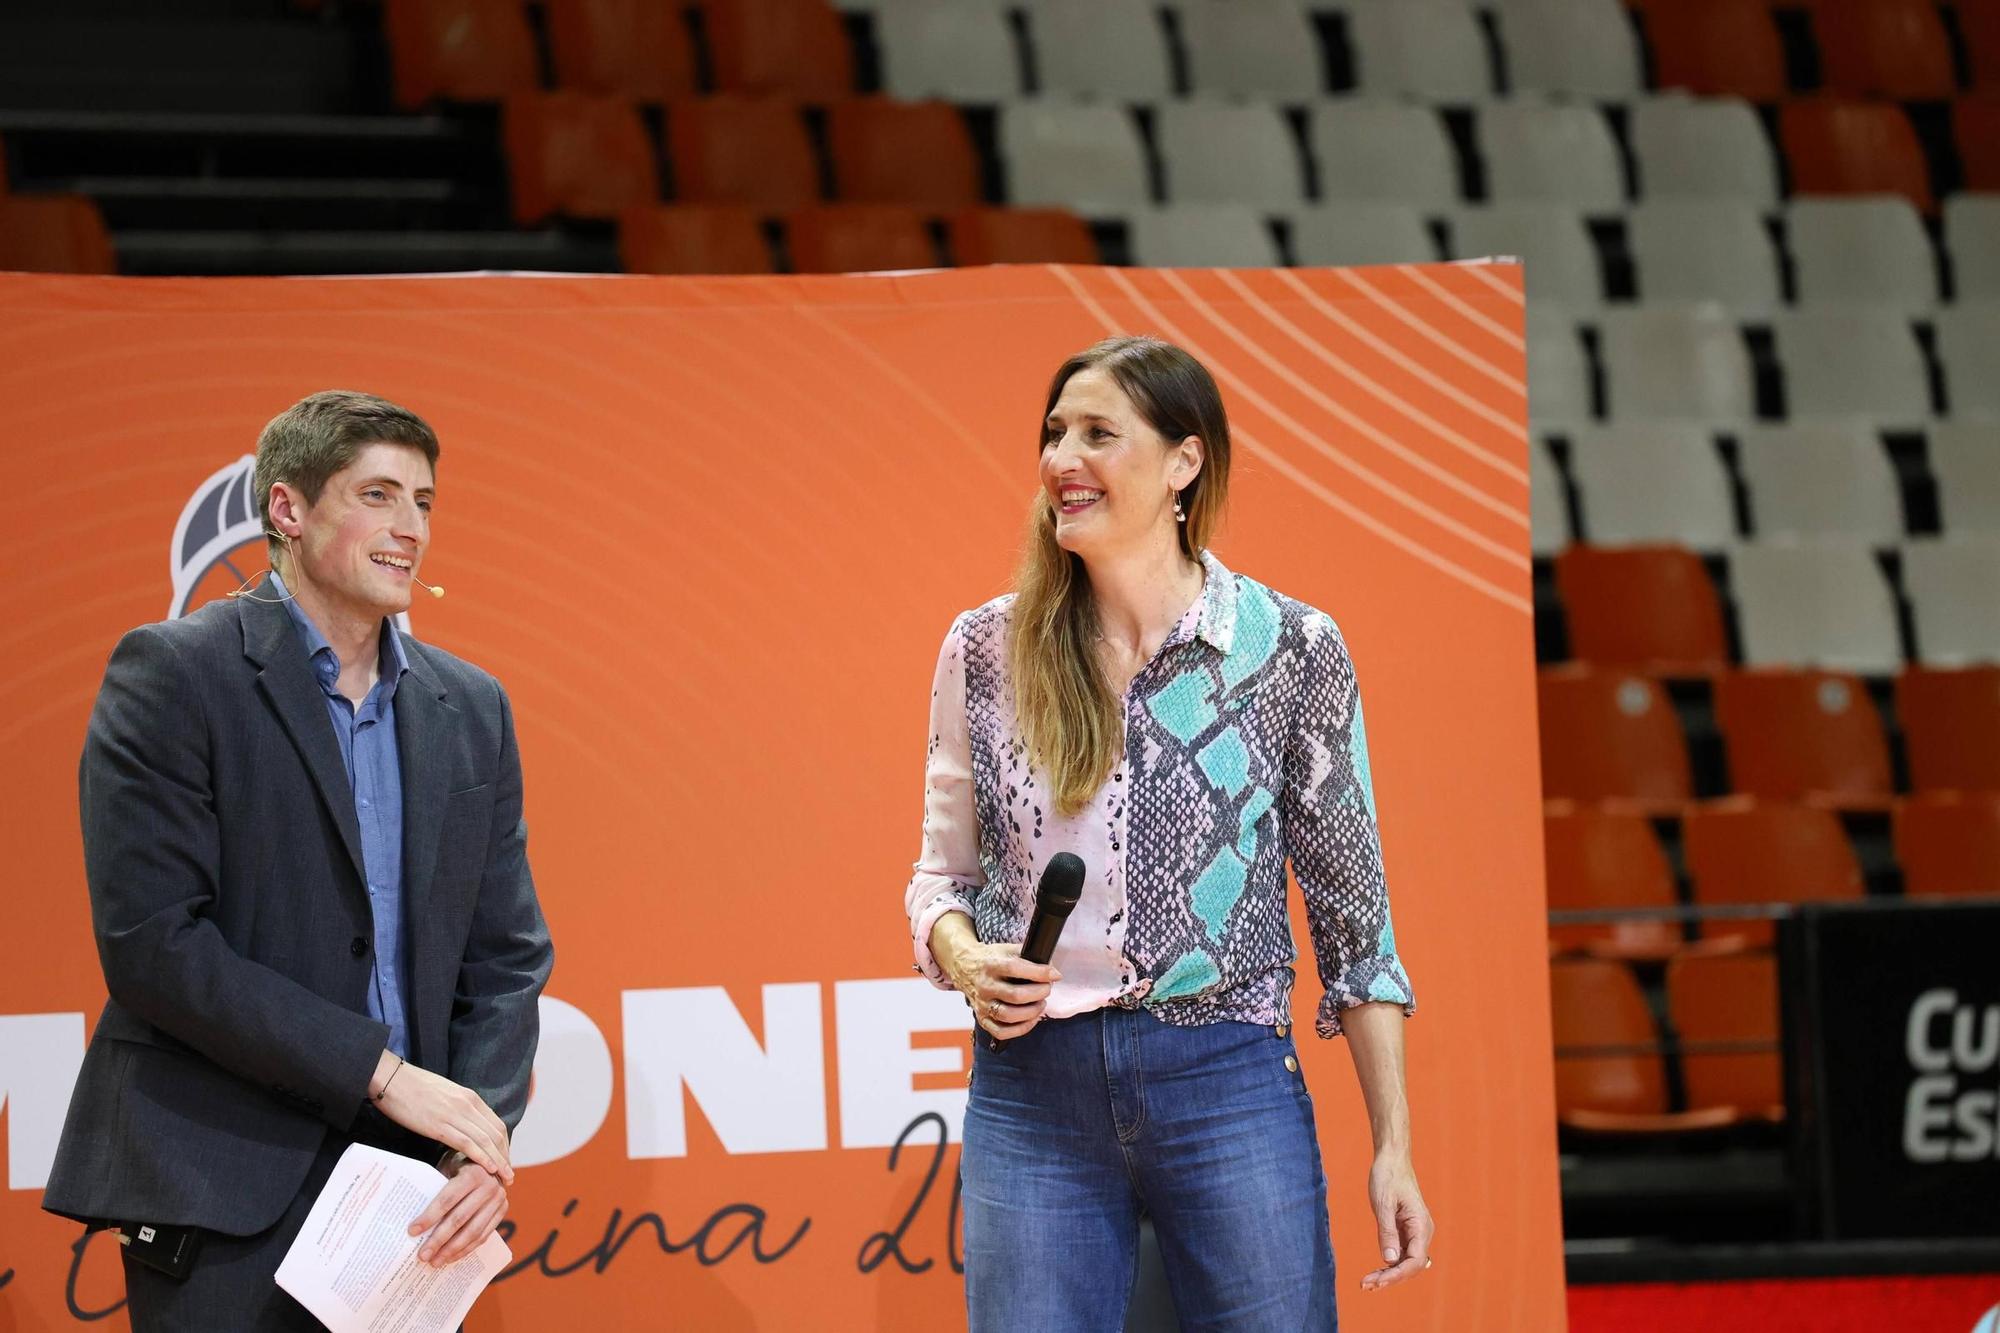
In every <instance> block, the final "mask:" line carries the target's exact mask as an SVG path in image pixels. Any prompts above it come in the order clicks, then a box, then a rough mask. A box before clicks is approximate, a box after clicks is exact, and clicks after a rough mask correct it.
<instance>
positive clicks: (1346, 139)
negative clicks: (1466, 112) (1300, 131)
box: [1310, 100, 1458, 213]
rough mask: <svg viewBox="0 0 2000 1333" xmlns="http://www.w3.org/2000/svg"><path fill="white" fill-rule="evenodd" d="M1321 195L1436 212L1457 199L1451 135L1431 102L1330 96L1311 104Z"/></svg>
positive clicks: (1455, 169)
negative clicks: (1332, 98) (1331, 98)
mask: <svg viewBox="0 0 2000 1333" xmlns="http://www.w3.org/2000/svg"><path fill="white" fill-rule="evenodd" d="M1310 123H1311V133H1312V144H1313V152H1314V155H1315V156H1316V157H1317V158H1318V160H1319V195H1320V198H1321V199H1326V200H1335V199H1380V200H1390V201H1395V202H1398V203H1405V204H1412V205H1414V206H1416V207H1418V208H1422V209H1425V210H1427V211H1430V212H1433V213H1437V212H1443V211H1444V210H1445V209H1448V208H1452V207H1455V206H1456V205H1457V203H1458V166H1457V162H1456V159H1455V157H1454V156H1453V154H1452V147H1451V136H1450V135H1448V134H1447V133H1446V132H1445V127H1444V122H1443V121H1442V120H1440V119H1438V115H1437V113H1436V112H1435V111H1433V110H1431V109H1430V108H1429V107H1423V106H1408V105H1405V104H1403V103H1400V102H1365V101H1352V100H1341V101H1330V102H1321V103H1319V104H1318V105H1316V106H1314V107H1313V109H1312V119H1311V122H1310Z"/></svg>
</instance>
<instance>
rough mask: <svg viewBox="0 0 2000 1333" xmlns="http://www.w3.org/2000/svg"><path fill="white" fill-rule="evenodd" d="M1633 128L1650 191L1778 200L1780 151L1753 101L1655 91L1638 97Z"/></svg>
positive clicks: (1644, 185) (1641, 176) (1639, 169)
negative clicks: (1658, 94)
mask: <svg viewBox="0 0 2000 1333" xmlns="http://www.w3.org/2000/svg"><path fill="white" fill-rule="evenodd" d="M1631 136H1632V158H1633V171H1634V173H1635V174H1636V175H1637V176H1638V194H1639V197H1640V198H1642V199H1733V200H1738V201H1740V202H1742V203H1746V204H1750V205H1752V206H1754V207H1757V208H1771V207H1773V206H1774V205H1775V204H1776V203H1777V200H1778V160H1777V156H1776V154H1775V153H1774V152H1773V150H1772V146H1771V140H1770V138H1769V136H1767V135H1766V134H1765V133H1764V126H1763V125H1762V123H1760V122H1759V121H1758V119H1757V113H1756V112H1755V111H1753V110H1752V109H1751V108H1750V105H1749V103H1747V102H1742V101H1738V100H1737V99H1735V98H1693V97H1681V96H1667V97H1648V98H1645V99H1643V100H1641V101H1638V102H1635V103H1633V104H1632V109H1631Z"/></svg>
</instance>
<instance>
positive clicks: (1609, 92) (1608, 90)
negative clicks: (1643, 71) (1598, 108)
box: [1496, 0, 1645, 101]
mask: <svg viewBox="0 0 2000 1333" xmlns="http://www.w3.org/2000/svg"><path fill="white" fill-rule="evenodd" d="M1496 12H1497V14H1498V17H1499V20H1500V45H1501V49H1502V51H1503V52H1504V53H1505V61H1506V68H1507V82H1508V86H1509V87H1510V88H1511V89H1512V90H1513V91H1514V92H1516V93H1521V92H1542V93H1564V94H1569V95H1571V96H1575V97H1590V98H1597V99H1601V100H1604V101H1622V100H1624V99H1626V98H1630V97H1632V96H1634V95H1635V94H1637V93H1638V92H1639V91H1640V89H1641V88H1643V87H1644V86H1645V85H1644V81H1643V80H1642V79H1641V77H1640V69H1639V35H1638V33H1636V32H1634V31H1633V29H1632V20H1631V19H1630V18H1629V17H1628V16H1627V15H1626V13H1625V6H1624V5H1622V4H1620V3H1619V2H1618V0H1499V4H1498V5H1497V6H1496Z"/></svg>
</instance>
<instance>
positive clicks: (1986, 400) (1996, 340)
mask: <svg viewBox="0 0 2000 1333" xmlns="http://www.w3.org/2000/svg"><path fill="white" fill-rule="evenodd" d="M1937 350H1938V360H1939V361H1941V362H1943V363H1944V392H1945V401H1946V402H1947V403H1949V404H1951V414H1952V415H1953V416H1955V417H1958V416H1966V415H1970V414H1985V413H2000V302H1992V301H1989V302H1984V303H1979V304H1972V305H1957V306H1952V307H1951V308H1949V309H1946V310H1940V311H1938V313H1937Z"/></svg>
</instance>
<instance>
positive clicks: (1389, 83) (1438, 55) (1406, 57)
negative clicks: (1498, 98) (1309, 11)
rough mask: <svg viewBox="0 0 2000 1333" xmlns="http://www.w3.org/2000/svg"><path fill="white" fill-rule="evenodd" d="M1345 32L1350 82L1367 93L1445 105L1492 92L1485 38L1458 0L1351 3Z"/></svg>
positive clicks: (1491, 71) (1490, 65)
mask: <svg viewBox="0 0 2000 1333" xmlns="http://www.w3.org/2000/svg"><path fill="white" fill-rule="evenodd" d="M1347 37H1348V42H1349V45H1350V46H1351V48H1352V50H1353V55H1354V81H1355V85H1356V86H1357V87H1358V88H1359V89H1360V91H1361V92H1363V93H1365V94H1367V95H1368V96H1370V97H1408V98H1412V99H1414V100H1416V101H1419V102H1430V103H1442V104H1447V105H1448V104H1454V103H1460V104H1462V103H1471V102H1482V101H1484V100H1486V99H1487V98H1489V97H1491V96H1492V95H1493V70H1492V64H1491V62H1490V61H1489V60H1488V59H1487V55H1486V40H1485V38H1484V37H1482V36H1481V35H1480V32H1479V21H1478V20H1477V19H1476V18H1475V17H1474V16H1473V13H1472V10H1471V8H1470V7H1468V6H1467V5H1466V4H1464V3H1463V0H1397V3H1394V4H1375V3H1369V4H1359V5H1354V6H1351V7H1350V8H1349V9H1348V10H1347Z"/></svg>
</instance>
